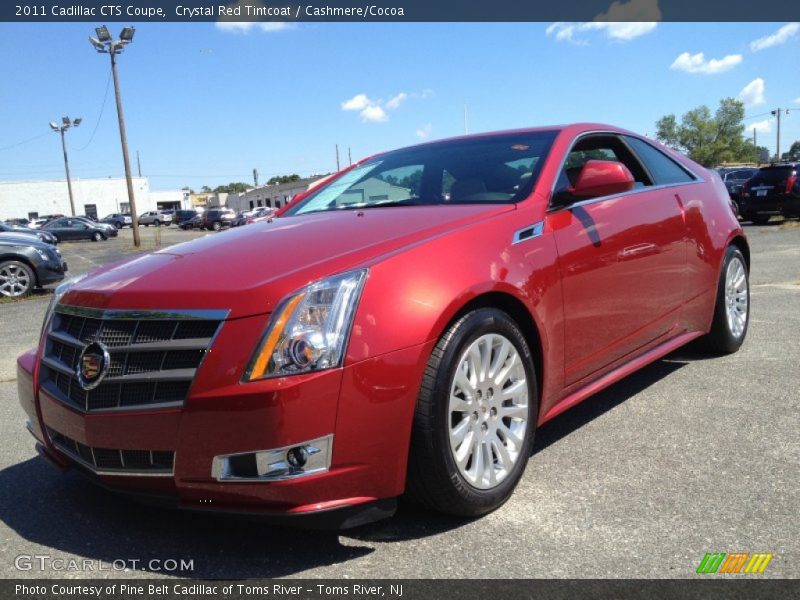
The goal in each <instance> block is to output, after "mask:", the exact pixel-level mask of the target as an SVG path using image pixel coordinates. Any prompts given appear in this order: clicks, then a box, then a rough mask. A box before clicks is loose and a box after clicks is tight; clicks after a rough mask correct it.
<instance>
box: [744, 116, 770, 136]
mask: <svg viewBox="0 0 800 600" xmlns="http://www.w3.org/2000/svg"><path fill="white" fill-rule="evenodd" d="M754 129H755V130H756V132H758V133H770V132H771V131H772V119H764V120H763V121H758V122H756V123H751V124H750V125H748V126H747V132H748V133H750V132H752V131H753V130H754Z"/></svg>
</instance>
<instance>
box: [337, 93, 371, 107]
mask: <svg viewBox="0 0 800 600" xmlns="http://www.w3.org/2000/svg"><path fill="white" fill-rule="evenodd" d="M370 104H372V100H370V99H369V98H368V97H367V95H366V94H356V95H355V96H353V97H352V98H350V100H345V101H344V102H342V110H364V109H365V108H367V107H368V106H369V105H370Z"/></svg>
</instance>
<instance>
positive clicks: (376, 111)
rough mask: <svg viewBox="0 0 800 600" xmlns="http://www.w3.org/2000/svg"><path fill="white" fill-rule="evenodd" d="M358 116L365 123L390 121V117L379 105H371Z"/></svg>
mask: <svg viewBox="0 0 800 600" xmlns="http://www.w3.org/2000/svg"><path fill="white" fill-rule="evenodd" d="M358 115H359V116H360V117H361V120H362V121H363V122H364V123H380V122H382V121H388V120H389V115H387V114H386V111H385V110H383V108H381V107H380V106H379V105H377V104H370V105H369V106H367V107H366V108H364V110H362V111H361V112H360V113H358Z"/></svg>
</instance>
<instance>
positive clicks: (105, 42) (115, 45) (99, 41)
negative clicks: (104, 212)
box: [89, 25, 142, 248]
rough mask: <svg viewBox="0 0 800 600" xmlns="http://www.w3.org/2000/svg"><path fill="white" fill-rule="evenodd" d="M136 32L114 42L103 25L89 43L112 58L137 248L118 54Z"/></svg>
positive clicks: (124, 33)
mask: <svg viewBox="0 0 800 600" xmlns="http://www.w3.org/2000/svg"><path fill="white" fill-rule="evenodd" d="M135 31H136V29H135V28H133V27H123V28H122V32H121V33H120V34H119V39H118V40H114V39H113V38H112V37H111V33H109V31H108V28H107V27H106V26H105V25H103V26H102V27H98V28H96V29H95V32H97V38H93V37H90V38H89V41H90V42H91V43H92V46H94V48H95V50H97V51H98V52H100V53H101V54H108V55H109V56H110V57H111V74H112V75H113V77H114V97H115V98H116V101H117V120H118V121H119V139H120V143H121V144H122V161H123V162H124V163H125V181H126V183H127V185H128V203H129V204H130V210H131V222H132V229H133V245H134V246H136V247H137V248H138V247H139V246H141V245H142V242H141V240H140V238H139V221H138V219H137V218H136V215H137V210H136V197H135V195H134V193H133V178H132V176H131V161H130V158H129V157H128V135H127V133H126V132H125V114H124V112H123V110H122V96H121V95H120V91H119V76H118V75H117V54H119V53H120V52H122V51H123V50H125V46H127V45H128V44H130V43H131V42H132V41H133V34H134V32H135Z"/></svg>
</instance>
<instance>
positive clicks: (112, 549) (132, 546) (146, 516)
mask: <svg viewBox="0 0 800 600" xmlns="http://www.w3.org/2000/svg"><path fill="white" fill-rule="evenodd" d="M0 520H2V521H3V522H4V523H5V524H6V525H7V526H8V527H10V528H11V529H13V530H14V531H15V532H16V533H17V534H18V535H19V536H20V537H22V538H23V539H24V540H25V541H26V542H30V543H29V544H28V543H22V544H18V545H17V547H16V548H15V549H14V550H13V551H10V549H8V548H6V550H5V552H4V554H6V556H8V563H7V566H6V567H5V568H6V569H8V571H5V574H4V577H14V576H15V575H13V574H11V573H13V569H14V564H15V556H16V555H19V554H27V555H32V554H46V555H49V556H50V557H52V558H53V559H64V560H70V559H77V560H78V562H79V564H80V562H81V561H82V560H83V559H84V558H85V559H93V560H94V561H102V563H104V564H105V568H106V569H107V570H109V571H111V569H112V565H113V561H115V560H128V561H130V559H134V560H136V561H139V562H138V564H137V569H138V570H141V571H144V572H145V573H143V574H144V575H149V574H158V575H172V576H180V577H192V578H200V579H206V578H208V579H212V578H213V579H249V578H262V577H263V578H268V577H282V576H286V575H292V574H294V573H298V572H302V571H305V570H308V569H313V568H315V567H320V566H325V565H332V564H339V563H346V562H347V561H348V560H351V559H354V558H358V557H360V556H364V555H366V554H369V553H371V552H373V549H372V548H370V547H368V546H365V545H363V544H359V543H357V542H351V543H352V545H346V544H343V543H342V542H341V541H340V536H339V533H338V532H335V531H307V530H301V529H289V528H285V527H276V526H274V525H269V524H264V523H263V522H258V521H250V520H244V519H238V518H230V517H225V516H218V515H213V514H205V513H203V514H195V513H189V512H183V511H176V510H167V509H164V508H153V507H148V506H145V505H142V504H139V503H136V502H134V501H132V500H129V499H127V498H125V497H121V496H118V495H117V494H114V493H112V492H109V491H106V490H104V489H101V488H98V487H96V486H94V485H92V484H91V483H89V482H87V481H85V480H84V479H83V478H82V477H80V476H79V475H77V474H72V473H69V474H67V475H66V476H63V475H61V474H60V473H58V472H57V471H56V470H55V469H54V468H53V467H51V466H49V465H48V464H47V463H45V462H44V461H43V460H42V459H40V458H32V459H29V460H26V461H25V462H22V463H18V464H16V465H14V466H11V467H8V468H6V469H4V470H2V471H0ZM345 541H347V540H345ZM153 559H156V560H157V561H160V562H158V563H154V566H151V565H150V564H149V563H150V561H151V560H153ZM168 559H173V560H176V561H177V562H178V564H180V561H181V560H185V561H192V567H193V568H192V569H191V570H189V569H187V570H184V571H182V572H165V571H163V570H161V571H159V570H158V567H159V565H165V564H169V563H165V562H164V561H166V560H168ZM128 564H131V563H130V562H129V563H128ZM34 567H35V568H38V567H37V566H36V564H35V563H34ZM96 568H97V567H96ZM23 575H24V576H30V575H35V576H36V577H63V576H65V575H66V576H70V577H75V576H78V577H82V576H85V577H89V578H91V577H92V576H93V573H92V572H91V571H87V572H84V573H77V572H74V571H72V572H66V573H65V572H64V571H52V570H50V571H48V570H45V571H42V572H26V573H20V574H19V575H18V576H23ZM109 575H111V576H114V577H119V576H125V574H124V573H120V572H113V571H111V572H110V573H109V572H106V573H104V576H109ZM94 576H96V575H94Z"/></svg>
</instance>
